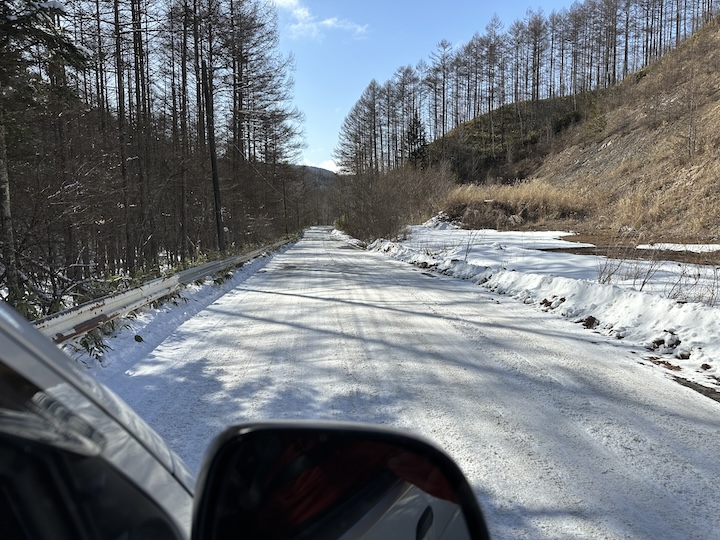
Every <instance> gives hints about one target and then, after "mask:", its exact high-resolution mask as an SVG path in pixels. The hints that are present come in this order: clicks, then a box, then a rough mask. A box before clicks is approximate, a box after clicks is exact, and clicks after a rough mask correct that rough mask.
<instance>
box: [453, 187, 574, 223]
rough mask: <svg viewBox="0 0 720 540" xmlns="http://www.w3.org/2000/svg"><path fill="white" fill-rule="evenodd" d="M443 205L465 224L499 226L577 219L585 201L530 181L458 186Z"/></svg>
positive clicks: (571, 194)
mask: <svg viewBox="0 0 720 540" xmlns="http://www.w3.org/2000/svg"><path fill="white" fill-rule="evenodd" d="M443 206H444V207H445V208H446V212H447V213H448V215H450V216H451V217H452V218H455V219H460V220H461V221H462V223H463V224H464V225H465V226H466V227H472V228H480V227H493V228H500V229H502V228H507V227H518V226H523V225H525V226H539V227H542V226H546V225H547V224H548V223H550V222H555V221H558V220H567V221H573V220H577V219H579V218H581V217H583V216H584V213H585V212H586V210H587V208H588V201H587V200H586V199H584V198H583V197H581V196H578V195H577V194H576V193H572V192H568V191H565V190H561V189H559V188H557V187H555V186H552V185H550V184H548V183H546V182H541V181H532V182H523V183H520V184H515V185H482V186H477V185H464V186H460V187H457V188H456V189H454V190H453V191H452V192H450V194H449V195H448V197H447V199H446V200H445V203H444V205H443Z"/></svg>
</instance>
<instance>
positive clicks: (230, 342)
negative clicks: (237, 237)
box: [100, 228, 720, 539]
mask: <svg viewBox="0 0 720 540" xmlns="http://www.w3.org/2000/svg"><path fill="white" fill-rule="evenodd" d="M639 353H640V351H639V350H634V349H633V348H632V347H631V346H628V345H626V344H623V343H622V342H620V341H613V340H611V339H609V338H606V337H603V336H600V335H598V334H595V333H592V332H590V331H588V330H585V329H583V328H582V327H581V326H579V325H577V324H573V323H571V322H569V321H568V320H565V319H560V318H557V317H556V316H554V315H552V314H548V313H544V312H541V311H539V310H537V309H535V308H533V307H531V306H526V305H523V304H522V303H520V302H517V301H515V300H513V299H511V298H508V297H502V296H498V295H494V294H492V293H489V292H488V291H486V290H483V289H482V288H480V287H478V286H477V285H474V284H473V283H470V282H467V281H462V280H457V279H452V278H447V277H444V276H438V275H435V274H429V273H426V272H424V271H422V270H420V269H418V268H414V267H412V266H409V265H407V264H405V263H401V262H398V261H395V260H391V259H389V258H387V257H386V256H384V255H382V254H379V253H369V252H366V251H364V250H361V249H357V248H355V247H353V246H351V245H349V244H347V243H345V242H342V241H340V240H338V239H336V238H334V237H333V236H331V234H330V229H327V228H314V229H311V230H309V231H307V232H306V233H305V235H304V238H303V239H302V240H301V241H299V242H298V243H297V244H296V245H295V246H294V247H292V248H291V249H289V250H287V251H286V252H284V253H282V254H279V255H277V256H275V257H274V258H273V259H272V260H271V261H270V263H269V264H267V265H266V266H265V267H264V268H263V269H262V270H260V271H258V272H257V273H255V274H254V275H252V276H251V277H250V278H248V279H247V280H245V281H243V282H242V283H241V284H240V285H239V286H238V287H237V288H235V289H233V290H232V291H230V292H229V293H228V294H225V295H224V296H222V297H220V298H219V299H217V301H215V302H214V303H213V304H212V305H210V306H208V307H207V308H206V309H205V310H203V311H201V312H200V313H199V314H198V315H196V316H195V317H193V318H191V319H189V320H188V321H186V322H185V323H184V324H182V325H181V326H179V327H178V328H177V329H176V331H174V332H173V333H172V334H171V335H170V336H169V337H168V338H167V339H165V340H164V341H163V342H162V343H161V344H160V345H159V346H157V347H155V348H154V349H153V350H152V352H151V353H150V355H149V356H148V357H147V358H145V359H143V360H138V361H135V360H133V362H132V363H130V364H124V365H121V364H120V363H118V365H115V366H111V368H114V369H109V370H107V372H106V373H104V374H102V375H101V376H100V378H101V379H102V380H103V382H105V383H106V384H108V385H109V386H110V387H112V388H113V389H114V390H115V391H116V392H117V393H119V394H120V395H121V396H122V397H123V398H124V399H125V400H126V401H127V402H128V403H129V404H130V405H131V406H132V407H133V408H135V409H136V410H137V411H138V412H139V413H140V414H141V415H142V416H143V417H144V418H145V419H146V420H147V421H148V422H149V423H150V424H151V425H152V426H153V427H154V428H155V429H156V430H157V431H158V432H159V433H160V434H161V435H162V436H163V437H165V438H166V439H167V440H168V442H169V443H170V445H171V446H172V447H173V448H174V449H175V450H176V451H177V452H178V453H179V454H180V455H181V456H182V457H183V458H184V459H185V460H186V461H187V462H188V464H189V465H190V467H191V468H192V469H195V470H197V468H198V467H199V464H200V460H201V457H202V453H203V451H204V448H205V446H206V444H207V443H208V442H209V440H210V439H211V438H212V436H213V435H214V434H215V433H217V432H218V431H219V430H220V429H221V428H222V427H223V426H226V425H228V424H232V423H237V422H241V421H246V420H257V419H263V418H311V419H313V418H315V419H319V418H322V419H338V420H357V421H363V422H371V423H379V424H386V425H391V426H397V427H402V428H405V429H409V430H411V431H413V432H416V433H419V434H421V435H424V436H426V437H428V438H430V439H431V440H434V441H435V442H436V443H438V444H439V445H440V446H441V447H443V448H444V449H445V450H446V451H447V452H449V453H450V455H452V456H453V457H454V458H455V459H456V460H457V461H458V463H459V464H460V466H461V468H462V469H463V470H464V472H465V473H466V475H467V476H468V478H469V480H470V482H471V484H472V485H473V486H474V488H475V490H476V493H477V495H478V497H479V499H480V502H481V505H482V506H483V508H484V510H485V512H486V517H487V519H488V521H489V523H490V529H491V533H492V535H493V537H494V538H497V539H504V538H548V539H550V538H552V539H558V538H618V539H619V538H640V539H645V538H647V539H651V538H652V539H661V538H667V539H671V538H672V539H674V538H703V539H705V538H720V496H718V495H720V459H719V456H718V441H719V437H720V403H717V402H714V401H712V400H710V399H708V398H706V397H703V396H701V395H700V394H697V393H695V392H693V391H691V390H689V389H687V388H685V387H683V386H680V385H679V384H677V383H674V382H672V381H671V380H669V379H667V378H666V377H665V376H664V374H663V373H661V370H658V369H653V368H652V367H650V366H647V365H641V364H640V363H639V362H638V360H639Z"/></svg>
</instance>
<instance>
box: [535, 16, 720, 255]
mask: <svg viewBox="0 0 720 540" xmlns="http://www.w3.org/2000/svg"><path fill="white" fill-rule="evenodd" d="M598 107H599V108H601V109H602V110H603V112H604V118H605V126H604V128H603V129H602V130H597V131H596V132H593V134H592V137H589V136H588V129H586V128H583V126H578V127H577V129H575V130H574V133H573V130H569V133H568V135H567V136H566V137H565V140H564V145H562V146H559V147H556V149H555V151H554V153H553V154H551V155H549V156H547V158H546V159H545V160H544V161H543V163H542V165H541V166H540V167H539V168H538V169H537V170H536V171H535V172H534V176H535V178H537V180H536V182H539V183H540V184H549V185H550V186H553V187H555V188H556V189H557V190H558V191H560V192H570V193H575V194H577V196H578V197H579V198H580V199H581V200H583V199H584V200H586V201H588V206H587V207H586V212H584V214H585V215H586V216H587V220H586V222H585V223H584V224H581V225H580V227H579V228H581V229H584V230H586V231H590V230H592V229H602V230H607V231H620V230H628V229H631V230H636V231H638V232H639V233H642V234H644V235H649V236H652V237H653V238H655V239H656V241H660V240H661V239H664V238H680V237H684V238H687V237H690V238H697V239H699V240H700V241H711V240H714V239H716V238H718V237H720V189H719V188H720V135H718V125H720V21H717V20H716V21H714V22H713V23H710V24H708V25H707V26H706V27H705V28H704V29H703V30H702V31H700V32H699V33H698V34H697V35H695V36H694V37H692V38H691V39H689V40H688V41H687V42H686V43H685V44H683V45H682V46H681V47H680V48H679V49H678V50H676V51H674V52H672V53H670V54H668V55H667V56H665V57H664V58H663V59H662V60H661V61H659V62H658V63H656V64H654V65H652V66H650V67H648V68H646V69H645V70H644V76H642V77H629V78H628V79H626V80H625V81H624V82H623V83H622V84H621V85H620V86H619V87H617V88H615V89H613V90H612V91H610V92H608V93H607V95H606V96H605V97H604V98H603V99H601V100H599V102H598Z"/></svg>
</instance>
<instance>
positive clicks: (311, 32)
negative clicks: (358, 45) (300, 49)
mask: <svg viewBox="0 0 720 540" xmlns="http://www.w3.org/2000/svg"><path fill="white" fill-rule="evenodd" d="M275 5H276V6H277V7H279V8H282V9H286V10H288V11H289V12H290V14H291V15H292V17H293V19H294V20H295V22H294V23H292V24H291V25H290V33H291V35H292V37H294V38H297V39H299V38H305V37H309V38H311V39H315V40H321V39H323V38H324V37H325V32H324V30H340V31H343V32H349V33H350V34H352V36H353V37H355V38H357V39H360V38H363V37H365V35H366V34H367V30H368V26H367V25H366V24H365V25H361V24H357V23H355V22H353V21H348V20H346V19H339V18H337V17H329V18H327V19H320V20H319V19H318V18H317V17H316V16H315V15H313V14H312V13H311V12H310V9H309V8H308V7H307V6H305V5H303V4H302V3H301V2H300V0H275Z"/></svg>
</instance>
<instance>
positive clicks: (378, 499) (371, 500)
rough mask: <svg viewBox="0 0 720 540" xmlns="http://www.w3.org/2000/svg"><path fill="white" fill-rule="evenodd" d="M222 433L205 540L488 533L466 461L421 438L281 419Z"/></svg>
mask: <svg viewBox="0 0 720 540" xmlns="http://www.w3.org/2000/svg"><path fill="white" fill-rule="evenodd" d="M222 439H223V440H222V441H221V442H220V443H216V446H217V449H216V451H215V457H214V459H213V460H212V461H211V462H210V463H209V464H208V465H207V467H206V470H204V471H203V474H202V475H201V481H200V483H201V484H202V493H201V502H200V504H199V508H198V509H196V511H197V514H196V523H195V525H196V528H195V533H196V534H195V535H194V536H195V537H196V538H213V539H226V538H392V539H393V540H396V539H397V538H400V537H402V538H416V539H424V538H428V539H429V538H459V539H462V538H483V537H485V535H486V532H485V529H484V522H483V521H482V515H481V514H480V511H479V508H478V507H477V503H476V502H475V499H474V496H473V495H472V492H471V490H470V488H469V486H467V482H466V481H465V479H464V477H463V476H462V473H460V471H459V469H458V468H457V466H455V464H454V463H453V462H452V461H451V460H450V458H448V457H447V456H446V455H445V454H443V453H442V452H440V451H438V450H437V449H435V448H434V447H432V446H431V445H429V444H427V443H424V442H421V441H419V440H417V439H414V438H411V437H407V436H404V435H400V434H397V433H395V432H386V431H380V432H378V431H374V430H370V429H356V428H354V429H348V428H340V427H336V428H330V427H324V428H298V427H278V426H264V427H263V426H254V427H246V428H244V429H240V428H236V429H235V430H233V431H232V433H230V434H226V435H225V436H224V437H222ZM468 496H469V498H470V499H471V500H468ZM478 519H479V521H480V524H479V525H478V523H477V522H478ZM478 532H480V533H481V534H478Z"/></svg>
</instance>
